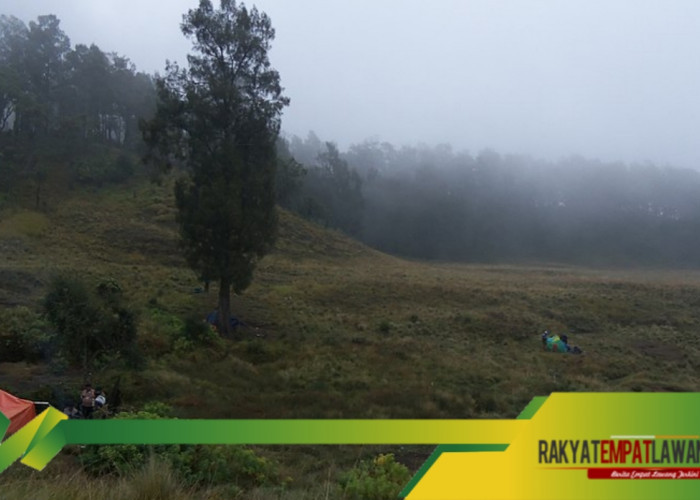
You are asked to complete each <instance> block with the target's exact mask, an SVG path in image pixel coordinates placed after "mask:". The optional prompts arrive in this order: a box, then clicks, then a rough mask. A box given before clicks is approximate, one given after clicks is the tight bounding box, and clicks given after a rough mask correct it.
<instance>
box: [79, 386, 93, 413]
mask: <svg viewBox="0 0 700 500" xmlns="http://www.w3.org/2000/svg"><path fill="white" fill-rule="evenodd" d="M80 409H81V410H82V411H83V418H91V417H92V412H93V411H95V390H94V389H93V388H92V385H90V384H85V387H84V388H83V391H82V392H81V393H80Z"/></svg>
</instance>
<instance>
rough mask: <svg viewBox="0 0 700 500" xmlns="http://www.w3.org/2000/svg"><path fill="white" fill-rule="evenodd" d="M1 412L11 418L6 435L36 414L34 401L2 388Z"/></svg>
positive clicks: (0, 392)
mask: <svg viewBox="0 0 700 500" xmlns="http://www.w3.org/2000/svg"><path fill="white" fill-rule="evenodd" d="M0 412H2V413H3V414H4V415H5V416H6V417H7V418H9V419H10V427H9V428H8V429H7V432H6V433H5V436H4V437H7V436H9V435H10V434H13V433H14V432H16V431H18V430H20V429H21V428H22V427H23V426H24V425H25V424H26V423H28V422H29V421H30V420H32V419H33V418H34V417H35V416H36V410H35V409H34V403H33V402H31V401H27V400H26V399H20V398H18V397H16V396H13V395H12V394H10V393H9V392H5V391H3V390H2V389H0ZM2 438H3V436H0V439H2Z"/></svg>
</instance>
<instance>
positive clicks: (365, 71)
mask: <svg viewBox="0 0 700 500" xmlns="http://www.w3.org/2000/svg"><path fill="white" fill-rule="evenodd" d="M215 3H218V0H216V1H215ZM245 3H246V5H247V6H249V7H250V6H252V5H256V6H257V7H258V8H259V9H260V10H262V11H264V12H266V13H267V14H268V15H269V16H270V17H271V19H272V24H273V26H274V27H275V29H276V31H277V37H276V40H275V42H274V44H273V49H272V52H271V54H270V58H271V61H272V64H273V66H274V67H275V68H276V69H277V70H278V71H279V72H280V75H281V79H282V84H283V86H284V87H285V89H286V91H285V94H286V95H287V96H289V97H290V98H291V101H292V102H291V105H290V107H289V108H287V109H286V111H285V114H284V118H283V129H284V130H285V131H286V132H288V133H293V134H297V135H300V136H302V137H304V136H306V133H307V132H308V131H309V130H314V131H315V132H316V133H317V134H318V135H319V136H320V137H321V138H323V139H326V140H334V141H336V142H338V143H339V145H340V146H341V148H345V147H347V146H348V145H349V144H350V143H356V142H361V141H363V140H364V139H367V138H373V139H378V140H383V141H389V142H392V143H394V144H395V145H402V144H416V143H427V144H431V145H432V144H437V143H444V142H449V143H451V144H452V145H453V147H454V148H455V149H458V150H463V149H464V150H468V151H471V152H473V153H476V152H478V151H480V150H481V149H484V148H493V149H495V150H496V151H498V152H501V153H517V154H529V155H532V156H535V157H540V158H551V159H558V158H560V157H562V156H567V155H570V154H580V155H583V156H586V157H590V158H600V159H602V160H605V161H624V162H644V161H652V162H655V163H657V164H672V165H675V166H681V167H693V168H700V140H699V139H700V138H699V137H698V133H699V132H700V57H698V51H699V50H700V29H698V28H700V2H696V1H692V0H688V1H680V0H658V1H648V0H647V1H645V0H625V1H621V0H620V1H615V0H582V1H574V0H567V1H556V0H549V1H544V0H542V1H534V0H512V1H495V0H482V1H469V0H434V1H432V2H426V1H416V0H373V1H370V0H352V1H350V0H348V1H345V0H343V1H341V0H295V1H290V0H257V1H255V2H253V1H248V2H245ZM197 4H198V1H197V0H139V1H136V0H61V1H55V0H24V1H22V2H17V1H16V0H0V14H7V15H15V16H17V17H19V18H20V19H22V20H23V21H25V22H28V21H30V20H33V19H35V18H36V16H37V15H40V14H49V13H53V14H56V15H57V16H58V17H59V19H60V20H61V26H62V29H63V30H64V31H65V32H66V34H67V35H68V36H69V37H70V38H71V42H72V44H73V45H75V44H77V43H84V44H90V43H95V44H97V45H98V46H99V47H100V48H101V49H102V50H103V51H106V52H111V51H115V52H118V53H119V54H121V55H125V56H127V57H129V58H130V59H131V60H132V61H133V62H134V63H135V64H136V66H137V68H138V69H139V70H142V71H147V72H156V71H160V72H162V71H163V69H164V67H165V60H166V59H170V60H176V61H178V62H180V63H183V62H184V61H185V54H186V53H187V52H188V51H189V48H190V43H189V42H188V41H187V40H186V39H185V38H184V36H183V35H182V34H181V33H180V31H179V24H180V22H181V19H182V14H183V13H184V12H185V11H186V10H187V9H189V8H193V7H196V5H197Z"/></svg>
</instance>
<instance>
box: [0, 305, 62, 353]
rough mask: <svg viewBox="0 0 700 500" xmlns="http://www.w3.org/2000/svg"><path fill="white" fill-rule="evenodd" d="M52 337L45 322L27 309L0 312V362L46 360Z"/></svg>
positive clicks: (19, 308)
mask: <svg viewBox="0 0 700 500" xmlns="http://www.w3.org/2000/svg"><path fill="white" fill-rule="evenodd" d="M53 341H54V336H52V335H51V333H50V332H49V330H48V325H47V324H46V321H44V319H43V318H42V317H41V316H40V315H38V314H37V313H35V312H34V311H32V310H31V309H29V308H27V307H22V306H20V307H14V308H12V309H2V310H0V361H10V362H16V361H29V362H35V361H40V360H42V359H46V358H47V357H48V354H49V353H50V351H51V350H52V344H53Z"/></svg>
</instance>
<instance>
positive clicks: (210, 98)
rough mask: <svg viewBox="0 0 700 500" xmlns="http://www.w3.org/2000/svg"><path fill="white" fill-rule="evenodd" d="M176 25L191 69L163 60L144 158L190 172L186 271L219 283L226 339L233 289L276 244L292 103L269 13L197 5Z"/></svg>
mask: <svg viewBox="0 0 700 500" xmlns="http://www.w3.org/2000/svg"><path fill="white" fill-rule="evenodd" d="M181 29H182V32H183V33H184V34H185V35H186V36H187V37H188V38H190V39H191V40H192V42H193V51H192V53H191V54H190V55H189V56H188V57H187V61H188V68H180V67H178V65H176V64H168V67H167V71H166V75H165V76H164V77H163V78H160V79H158V80H157V82H156V86H157V92H158V107H157V112H156V116H155V118H154V119H153V120H152V121H150V122H148V123H144V124H143V132H144V138H145V140H146V142H147V143H148V144H149V146H150V153H149V156H148V159H149V160H151V161H156V162H157V163H158V164H160V165H162V166H165V167H168V166H172V165H174V164H177V165H179V166H181V167H183V168H184V171H185V172H186V175H185V176H184V177H182V178H181V179H180V180H179V182H178V183H177V185H176V199H177V207H178V222H179V225H180V233H181V236H182V245H183V248H184V252H185V256H186V258H187V261H188V263H189V265H190V266H191V267H192V268H193V269H194V270H195V271H196V272H197V273H198V274H199V275H200V276H201V277H202V278H203V279H204V280H206V281H210V280H211V281H214V280H216V281H218V282H219V316H218V317H219V325H218V326H219V329H220V331H222V332H223V333H227V332H228V331H229V323H228V318H229V316H230V290H231V288H233V290H234V291H235V292H241V291H243V290H244V289H245V288H246V287H247V286H248V285H249V284H250V282H251V279H252V274H253V270H254V268H255V265H256V263H257V261H258V260H259V259H260V258H262V257H263V256H264V255H265V254H266V253H267V252H268V251H269V250H270V249H271V247H272V245H273V243H274V240H275V236H276V228H277V214H276V211H275V186H274V181H275V171H276V168H277V156H276V146H275V144H276V141H277V137H278V134H279V129H280V119H281V112H282V109H283V108H284V106H286V105H287V104H288V103H289V100H288V98H286V97H284V96H283V95H282V87H281V85H280V77H279V74H278V73H277V71H275V70H274V69H273V68H272V67H271V66H270V62H269V60H268V55H267V53H268V50H269V49H270V43H271V41H272V40H273V39H274V35H275V32H274V29H273V28H272V25H271V23H270V19H269V17H268V16H267V15H266V14H265V13H262V12H259V11H258V10H257V9H256V8H252V9H250V10H249V9H248V8H246V6H245V5H244V4H237V3H236V2H235V1H233V0H221V3H220V8H219V9H215V8H214V7H213V5H212V3H211V2H210V1H208V0H202V1H200V3H199V7H198V8H196V9H192V10H190V11H189V12H188V13H187V14H186V15H185V16H184V17H183V22H182V25H181Z"/></svg>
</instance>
